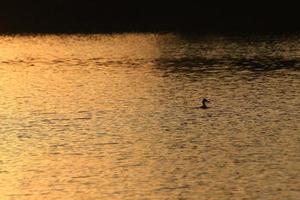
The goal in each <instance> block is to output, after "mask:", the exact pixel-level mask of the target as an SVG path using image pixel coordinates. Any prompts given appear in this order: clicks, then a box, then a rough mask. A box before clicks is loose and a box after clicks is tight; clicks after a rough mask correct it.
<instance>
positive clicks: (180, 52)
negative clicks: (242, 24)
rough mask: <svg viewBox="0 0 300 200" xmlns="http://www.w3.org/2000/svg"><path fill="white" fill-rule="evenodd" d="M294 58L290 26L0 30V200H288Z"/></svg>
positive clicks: (292, 186)
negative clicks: (236, 32) (245, 34)
mask: <svg viewBox="0 0 300 200" xmlns="http://www.w3.org/2000/svg"><path fill="white" fill-rule="evenodd" d="M299 61H300V39H299V38H298V37H280V38H276V37H274V38H271V39H270V38H261V37H256V38H247V39H245V38H244V39H242V38H222V37H206V38H197V37H183V36H177V35H172V34H158V35H157V34H121V35H84V36H80V35H47V36H14V37H13V36H1V37H0V149H1V151H0V199H5V200H6V199H7V200H13V199H17V200H31V199H47V200H54V199H66V200H68V199H70V200H81V199H85V200H95V199H197V200H198V199H200V200H201V199H216V200H217V199H218V200H219V199H291V200H294V199H297V198H298V197H299V196H300V190H299V188H300V184H299V180H300V173H299V171H300V135H299V133H300V132H299V130H300V112H299V108H300V90H299V88H300V71H299V69H300V62H299ZM202 97H208V98H209V99H210V101H211V102H210V104H209V106H210V107H211V108H210V109H207V110H200V109H195V107H198V106H199V105H200V100H201V98H202Z"/></svg>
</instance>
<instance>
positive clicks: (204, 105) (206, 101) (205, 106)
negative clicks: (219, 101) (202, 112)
mask: <svg viewBox="0 0 300 200" xmlns="http://www.w3.org/2000/svg"><path fill="white" fill-rule="evenodd" d="M206 103H209V100H207V99H206V98H203V99H202V106H200V108H202V109H207V108H209V107H208V106H207V105H206Z"/></svg>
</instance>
